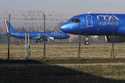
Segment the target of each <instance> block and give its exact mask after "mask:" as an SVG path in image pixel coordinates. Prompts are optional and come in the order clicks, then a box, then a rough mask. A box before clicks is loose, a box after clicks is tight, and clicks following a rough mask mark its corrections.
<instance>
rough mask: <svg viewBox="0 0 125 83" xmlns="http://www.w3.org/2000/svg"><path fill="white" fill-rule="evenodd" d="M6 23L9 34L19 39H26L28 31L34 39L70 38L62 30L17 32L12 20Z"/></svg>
mask: <svg viewBox="0 0 125 83" xmlns="http://www.w3.org/2000/svg"><path fill="white" fill-rule="evenodd" d="M5 25H6V29H7V32H8V33H9V35H10V36H12V37H15V38H19V39H25V35H26V33H29V38H30V39H32V40H41V39H42V38H47V39H51V40H54V39H67V38H69V35H68V34H67V33H64V32H62V31H60V32H17V31H16V30H15V29H14V27H13V26H12V25H11V23H10V22H8V21H5Z"/></svg>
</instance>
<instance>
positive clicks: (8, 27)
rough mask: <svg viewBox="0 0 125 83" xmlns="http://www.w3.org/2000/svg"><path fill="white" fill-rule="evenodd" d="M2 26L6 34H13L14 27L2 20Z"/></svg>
mask: <svg viewBox="0 0 125 83" xmlns="http://www.w3.org/2000/svg"><path fill="white" fill-rule="evenodd" d="M4 25H5V28H6V32H7V33H11V32H15V29H14V27H13V26H12V25H11V23H10V22H9V21H8V20H6V19H4Z"/></svg>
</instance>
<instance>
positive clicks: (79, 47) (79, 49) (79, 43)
mask: <svg viewBox="0 0 125 83" xmlns="http://www.w3.org/2000/svg"><path fill="white" fill-rule="evenodd" d="M78 40H79V41H78V58H80V52H81V35H79V39H78Z"/></svg>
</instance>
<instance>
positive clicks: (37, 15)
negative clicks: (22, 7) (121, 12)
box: [0, 10, 125, 59]
mask: <svg viewBox="0 0 125 83" xmlns="http://www.w3.org/2000/svg"><path fill="white" fill-rule="evenodd" d="M43 14H45V16H46V18H44V15H43ZM3 17H4V16H3ZM6 17H7V15H6ZM66 19H67V17H66V16H64V15H63V14H56V13H46V12H43V11H41V10H39V11H25V12H22V13H20V12H19V13H18V12H15V11H14V12H12V13H11V23H12V24H13V26H15V29H16V30H17V31H18V32H20V31H23V32H33V31H36V32H44V31H59V27H60V25H61V24H62V23H63V22H64V21H65V20H66ZM44 22H45V23H44ZM1 29H2V28H1ZM1 31H5V30H4V29H3V30H1ZM86 38H87V39H86ZM7 39H8V37H7V35H1V36H0V49H1V50H0V58H2V59H7V58H8V55H9V58H10V59H27V58H32V59H41V58H123V57H125V55H124V51H125V43H115V44H111V43H106V42H105V37H104V36H101V37H96V38H95V37H90V36H87V37H86V36H81V37H80V38H79V36H74V35H71V36H70V38H69V39H64V40H49V41H45V42H44V41H43V42H36V41H37V40H30V47H29V48H26V45H25V40H24V39H17V38H14V37H10V42H9V43H10V45H9V49H8V42H7ZM8 51H9V52H8Z"/></svg>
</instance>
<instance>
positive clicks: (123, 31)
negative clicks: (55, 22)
mask: <svg viewBox="0 0 125 83" xmlns="http://www.w3.org/2000/svg"><path fill="white" fill-rule="evenodd" d="M60 29H61V30H62V31H63V32H65V33H72V34H79V35H120V36H121V35H123V36H124V35H125V14H106V13H88V14H80V15H77V16H73V17H72V18H70V19H69V20H67V22H65V23H64V24H63V25H62V26H61V28H60Z"/></svg>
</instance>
